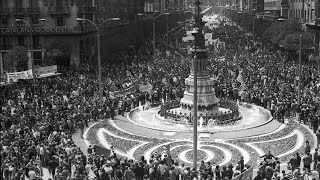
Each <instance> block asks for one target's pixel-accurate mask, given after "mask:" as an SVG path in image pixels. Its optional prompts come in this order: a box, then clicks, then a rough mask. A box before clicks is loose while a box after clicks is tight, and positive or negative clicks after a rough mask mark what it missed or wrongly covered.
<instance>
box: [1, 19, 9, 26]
mask: <svg viewBox="0 0 320 180" xmlns="http://www.w3.org/2000/svg"><path fill="white" fill-rule="evenodd" d="M1 26H8V18H2V19H1Z"/></svg>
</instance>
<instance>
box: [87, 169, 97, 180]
mask: <svg viewBox="0 0 320 180" xmlns="http://www.w3.org/2000/svg"><path fill="white" fill-rule="evenodd" d="M96 177H97V176H96V175H95V174H94V172H93V171H92V170H91V169H89V172H88V179H89V180H95V179H96Z"/></svg>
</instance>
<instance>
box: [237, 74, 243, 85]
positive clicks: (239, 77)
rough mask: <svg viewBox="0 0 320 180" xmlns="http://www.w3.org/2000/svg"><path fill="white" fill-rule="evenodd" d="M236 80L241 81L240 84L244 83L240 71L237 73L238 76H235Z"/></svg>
mask: <svg viewBox="0 0 320 180" xmlns="http://www.w3.org/2000/svg"><path fill="white" fill-rule="evenodd" d="M237 81H238V82H239V83H241V84H243V83H244V81H243V77H242V74H241V72H239V75H238V77H237Z"/></svg>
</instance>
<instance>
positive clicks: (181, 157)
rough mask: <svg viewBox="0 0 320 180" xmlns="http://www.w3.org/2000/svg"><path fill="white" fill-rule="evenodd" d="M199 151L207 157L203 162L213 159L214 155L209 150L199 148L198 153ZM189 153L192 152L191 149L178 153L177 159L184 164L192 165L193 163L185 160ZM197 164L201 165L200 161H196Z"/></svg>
mask: <svg viewBox="0 0 320 180" xmlns="http://www.w3.org/2000/svg"><path fill="white" fill-rule="evenodd" d="M199 150H200V151H204V152H205V153H206V154H207V156H208V157H207V158H206V159H205V160H203V161H204V162H208V161H210V160H212V159H213V158H214V154H213V153H211V152H210V151H209V150H206V149H201V148H199V149H198V151H199ZM190 151H193V149H186V150H184V151H182V152H180V153H179V155H178V157H179V159H180V160H182V161H184V162H187V163H190V164H192V163H193V162H191V161H189V160H187V158H186V154H187V153H188V152H190ZM197 163H198V164H199V163H201V161H198V162H197Z"/></svg>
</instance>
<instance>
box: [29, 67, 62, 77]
mask: <svg viewBox="0 0 320 180" xmlns="http://www.w3.org/2000/svg"><path fill="white" fill-rule="evenodd" d="M57 71H58V67H57V65H54V66H45V67H39V68H36V69H35V70H34V73H35V74H36V77H38V76H41V75H44V74H55V73H57Z"/></svg>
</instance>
